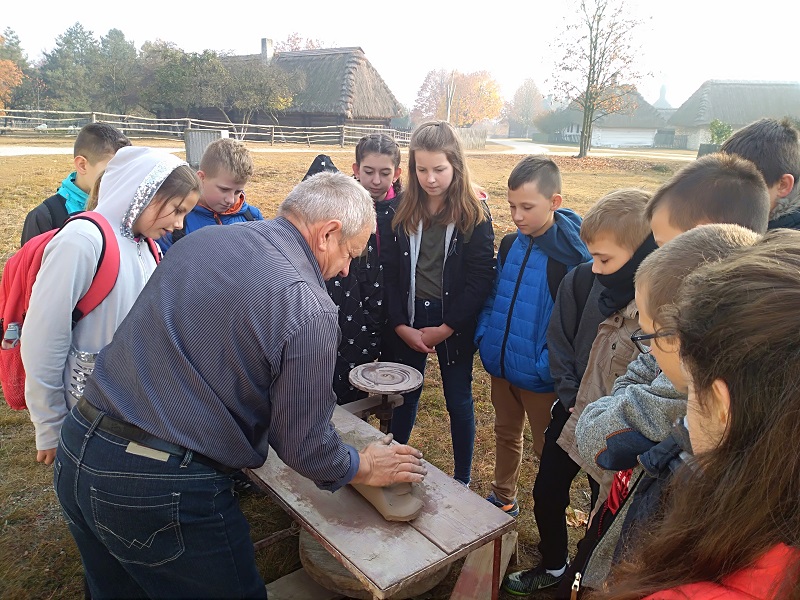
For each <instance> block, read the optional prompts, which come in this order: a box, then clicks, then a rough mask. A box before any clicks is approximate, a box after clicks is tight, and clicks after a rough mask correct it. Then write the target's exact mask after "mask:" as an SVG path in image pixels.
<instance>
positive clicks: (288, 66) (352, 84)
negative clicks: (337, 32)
mask: <svg viewBox="0 0 800 600" xmlns="http://www.w3.org/2000/svg"><path fill="white" fill-rule="evenodd" d="M274 61H275V65H277V66H279V67H281V68H282V69H284V70H286V71H299V72H302V73H304V74H305V77H306V87H305V89H304V90H303V91H302V92H300V93H299V94H297V95H296V96H295V98H294V102H293V103H292V106H291V107H290V108H289V109H288V110H287V111H286V112H285V113H284V114H283V118H279V120H280V121H281V124H282V125H295V124H296V125H323V124H324V125H345V124H348V125H349V124H354V125H361V124H369V125H382V126H384V127H388V126H389V121H390V120H391V119H392V118H394V117H398V116H400V114H401V113H402V110H403V106H402V105H401V104H400V102H398V101H397V98H395V97H394V94H393V93H392V91H391V90H390V89H389V86H387V85H386V83H385V82H384V81H383V78H382V77H381V76H380V74H379V73H378V71H376V70H375V67H373V66H372V64H371V63H370V62H369V60H367V57H366V56H365V55H364V51H363V50H362V49H361V48H358V47H352V48H327V49H320V50H299V51H297V52H280V53H278V54H276V55H275V58H274ZM289 121H294V122H289Z"/></svg>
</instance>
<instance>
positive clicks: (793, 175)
mask: <svg viewBox="0 0 800 600" xmlns="http://www.w3.org/2000/svg"><path fill="white" fill-rule="evenodd" d="M720 152H725V153H727V154H735V155H736V156H740V157H741V158H746V159H747V160H749V161H752V162H753V164H755V166H756V167H757V168H758V170H759V171H760V172H761V174H762V175H763V176H764V180H765V181H766V182H767V187H768V188H769V196H770V209H771V213H770V221H769V229H776V228H778V227H786V228H789V229H800V184H798V180H800V132H798V131H797V129H796V128H795V127H794V125H792V122H791V121H790V120H789V119H783V120H782V121H778V120H777V119H760V120H758V121H755V122H754V123H750V125H748V126H746V127H743V128H742V129H740V130H739V131H737V132H736V133H734V134H733V135H732V136H731V137H730V138H728V140H727V141H726V142H725V143H724V144H722V148H720Z"/></svg>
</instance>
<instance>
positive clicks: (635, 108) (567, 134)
mask: <svg viewBox="0 0 800 600" xmlns="http://www.w3.org/2000/svg"><path fill="white" fill-rule="evenodd" d="M625 104H626V107H625V108H624V109H623V110H621V111H620V112H615V113H611V114H608V115H603V116H602V117H600V118H599V119H597V121H595V124H594V127H593V128H592V146H594V147H598V148H603V147H606V148H625V147H643V146H646V147H650V146H652V145H653V139H654V137H655V134H656V132H657V131H658V129H659V128H661V127H664V125H665V123H666V121H665V120H664V117H663V116H661V113H660V112H659V111H658V110H656V109H655V108H654V107H653V105H652V104H650V103H649V102H648V101H647V100H645V99H644V98H643V97H642V95H641V94H640V93H639V92H638V91H636V90H631V91H629V92H627V93H626V95H625ZM564 117H565V118H566V119H567V122H568V123H569V125H567V127H566V128H565V129H564V131H563V132H562V135H563V137H564V140H565V141H574V142H577V141H579V140H580V132H581V125H582V122H583V110H582V109H581V108H579V107H578V106H577V105H575V104H574V103H573V104H572V105H570V107H569V108H567V109H566V110H565V111H564Z"/></svg>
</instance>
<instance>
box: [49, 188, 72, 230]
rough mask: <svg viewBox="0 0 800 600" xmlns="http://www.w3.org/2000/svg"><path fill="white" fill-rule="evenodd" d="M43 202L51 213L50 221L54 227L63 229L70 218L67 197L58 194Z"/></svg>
mask: <svg viewBox="0 0 800 600" xmlns="http://www.w3.org/2000/svg"><path fill="white" fill-rule="evenodd" d="M43 204H44V205H45V206H46V207H47V210H48V212H49V213H50V222H51V223H52V224H53V229H61V228H62V227H63V226H64V223H66V222H67V219H69V213H68V212H67V201H66V199H65V198H64V197H63V196H60V195H59V194H56V195H55V196H50V197H49V198H48V199H47V200H45V201H44V203H43Z"/></svg>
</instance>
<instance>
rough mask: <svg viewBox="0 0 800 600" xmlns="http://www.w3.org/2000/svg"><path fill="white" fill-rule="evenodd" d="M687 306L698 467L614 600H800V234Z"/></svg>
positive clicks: (711, 274)
mask: <svg viewBox="0 0 800 600" xmlns="http://www.w3.org/2000/svg"><path fill="white" fill-rule="evenodd" d="M680 298H681V299H680V301H679V303H678V305H677V308H676V315H675V316H676V323H677V330H678V336H679V339H680V347H681V359H682V362H683V367H684V369H685V370H686V372H687V374H688V375H689V379H690V385H689V402H688V407H687V425H688V429H689V437H690V439H691V444H692V449H693V452H694V455H695V460H694V462H693V463H692V468H687V469H686V470H684V471H683V472H681V473H679V474H677V476H676V477H675V478H674V481H673V483H672V485H671V486H670V489H669V492H668V494H667V496H666V498H665V500H664V507H665V508H664V512H663V515H662V516H661V517H660V519H659V520H658V522H657V524H656V525H655V526H654V527H653V528H652V529H651V530H650V533H647V534H645V533H643V534H642V537H641V538H640V540H639V541H638V543H637V546H636V548H635V549H634V550H633V552H632V554H631V556H630V558H629V560H628V561H627V562H624V563H622V564H621V565H619V566H618V567H617V568H616V569H615V570H614V571H613V573H612V576H611V581H610V582H609V585H608V590H607V591H606V593H605V594H603V597H608V598H614V599H631V598H636V599H639V598H648V599H649V600H673V599H678V598H692V599H709V600H710V599H712V598H713V599H714V600H717V599H719V600H723V599H727V598H737V599H739V598H742V599H743V598H748V599H765V600H766V599H770V600H778V599H781V600H783V599H787V600H790V599H795V600H796V599H798V598H800V510H798V509H797V502H798V499H800V436H798V435H797V423H798V421H800V326H799V325H798V320H797V312H798V309H800V232H798V231H791V230H777V231H774V232H771V233H768V234H767V235H766V236H764V238H763V239H762V240H761V241H759V242H758V243H757V244H756V246H754V247H752V248H747V249H744V250H741V251H739V252H738V253H737V254H736V255H734V256H733V257H732V258H730V259H728V260H725V261H723V262H720V263H716V264H711V265H707V266H704V267H702V268H700V269H698V270H697V271H696V272H695V273H693V274H692V275H691V276H690V277H689V278H688V279H687V280H686V282H685V283H684V285H683V287H682V289H681V294H680Z"/></svg>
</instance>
